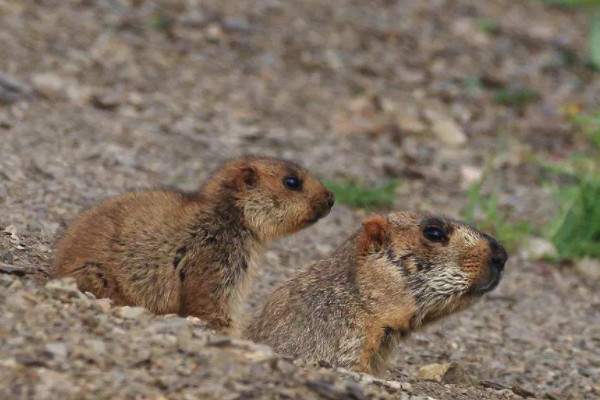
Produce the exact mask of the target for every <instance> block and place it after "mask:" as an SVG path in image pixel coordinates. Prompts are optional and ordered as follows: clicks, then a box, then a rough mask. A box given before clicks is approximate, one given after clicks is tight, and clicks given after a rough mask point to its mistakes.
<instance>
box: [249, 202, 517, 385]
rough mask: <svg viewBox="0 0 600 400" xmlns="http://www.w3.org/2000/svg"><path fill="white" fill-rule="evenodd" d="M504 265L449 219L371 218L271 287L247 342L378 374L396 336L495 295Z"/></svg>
mask: <svg viewBox="0 0 600 400" xmlns="http://www.w3.org/2000/svg"><path fill="white" fill-rule="evenodd" d="M507 258H508V256H507V253H506V251H505V250H504V248H503V247H502V246H501V245H500V244H499V243H498V242H497V241H496V240H495V239H494V238H492V237H491V236H489V235H487V234H485V233H482V232H479V231H477V230H476V229H474V228H472V227H470V226H468V225H466V224H463V223H460V222H457V221H453V220H449V219H445V218H439V217H434V216H428V215H423V214H416V213H410V212H396V213H391V214H388V215H387V216H373V217H371V218H368V219H366V220H365V221H364V222H363V225H362V227H361V229H360V230H359V231H358V232H356V233H355V234H354V235H352V236H351V237H350V238H349V239H347V240H346V241H345V242H344V243H343V244H342V245H341V246H339V247H338V248H337V249H336V250H335V251H334V252H333V253H332V254H331V256H330V257H329V258H328V259H326V260H323V261H320V262H317V263H316V264H313V265H311V266H310V267H308V268H307V269H305V270H303V271H301V272H300V273H298V274H297V275H296V276H295V277H294V278H293V279H291V280H290V281H288V282H286V283H284V284H283V285H282V286H280V287H279V288H278V289H276V290H275V291H274V292H273V293H272V294H271V295H270V297H269V298H268V300H267V302H266V304H265V305H264V307H263V308H262V310H261V312H260V313H259V314H258V316H257V317H256V318H255V319H254V320H252V321H251V323H250V325H249V327H248V328H247V330H246V336H247V337H248V338H249V339H251V340H253V341H256V342H259V343H265V344H268V345H270V346H272V347H273V349H275V351H277V352H280V353H282V354H286V355H290V356H300V357H302V358H306V359H312V360H325V361H327V362H329V363H330V364H332V365H334V366H340V367H345V368H349V369H353V370H355V371H358V372H366V373H372V374H373V373H374V374H378V373H381V372H382V371H383V370H384V369H385V366H386V361H387V359H388V358H389V356H390V354H391V351H392V350H393V349H394V347H396V345H397V342H398V340H399V339H400V338H401V337H402V336H404V335H406V334H408V333H409V332H410V331H413V330H414V329H416V328H419V327H421V326H423V325H425V324H427V323H429V322H431V321H434V320H436V319H438V318H440V317H443V316H446V315H448V314H450V313H453V312H456V311H458V310H462V309H464V308H466V307H467V306H469V305H470V304H471V303H473V302H474V301H475V300H477V299H478V298H479V297H480V296H481V295H482V294H484V293H486V292H488V291H490V290H492V289H494V288H495V287H496V286H497V285H498V282H499V281H500V279H501V278H502V274H503V271H504V264H505V263H506V261H507Z"/></svg>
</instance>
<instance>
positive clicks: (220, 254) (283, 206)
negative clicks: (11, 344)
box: [53, 157, 333, 331]
mask: <svg viewBox="0 0 600 400" xmlns="http://www.w3.org/2000/svg"><path fill="white" fill-rule="evenodd" d="M288 176H295V177H297V178H299V179H301V180H302V182H303V186H302V190H291V189H290V188H288V187H286V186H285V184H284V182H283V180H284V178H285V177H288ZM332 205H333V195H332V194H331V193H330V192H328V191H327V190H326V189H325V188H324V187H323V185H322V184H321V183H320V182H319V181H318V180H317V179H315V178H314V177H312V176H311V175H310V174H309V173H308V172H307V171H306V170H304V169H302V168H301V167H299V166H298V165H296V164H293V163H290V162H286V161H282V160H276V159H269V158H257V157H244V158H240V159H236V160H233V161H231V162H229V163H228V164H226V165H225V166H224V167H223V168H221V169H219V170H218V171H217V172H216V173H215V174H214V176H213V177H212V178H211V179H210V180H209V182H208V183H207V184H206V185H205V186H204V187H203V188H202V189H201V190H200V192H198V193H196V194H183V193H179V192H176V191H168V190H141V191H135V192H131V193H127V194H124V195H121V196H117V197H114V198H110V199H108V200H106V201H104V202H102V203H100V204H99V205H97V206H95V207H93V208H91V209H90V210H88V211H86V212H84V213H83V214H82V215H81V216H79V218H77V219H76V220H75V221H74V222H73V223H72V225H71V226H70V227H69V229H68V231H67V232H66V234H65V236H64V238H63V239H62V240H61V241H60V243H59V245H58V250H57V252H56V258H55V261H54V267H53V273H54V276H55V277H64V276H72V277H74V278H75V279H76V280H77V284H78V286H79V288H80V289H81V290H84V291H89V292H92V293H93V294H94V295H96V296H97V297H109V298H111V299H112V300H113V301H114V303H115V304H117V305H133V306H143V307H146V308H148V309H149V310H150V311H152V312H154V313H157V314H166V313H177V314H180V315H184V316H187V315H192V316H196V317H199V318H202V319H205V320H206V321H207V322H209V323H210V324H211V326H213V327H215V328H221V329H226V330H229V331H231V330H232V329H233V328H234V326H232V325H235V323H234V322H235V321H233V322H232V319H234V318H236V306H237V304H238V303H239V300H240V297H241V296H242V295H243V291H244V287H245V286H246V285H247V283H248V280H249V279H248V278H249V277H251V276H252V274H253V272H254V269H255V268H254V263H255V258H256V257H255V256H256V254H257V253H258V252H260V250H261V249H262V248H263V246H265V245H266V244H268V242H269V241H270V240H272V239H275V238H278V237H281V236H284V235H287V234H290V233H293V232H296V231H298V230H300V229H302V228H304V227H306V226H308V225H310V224H311V223H313V222H315V221H316V220H318V219H319V218H321V217H323V216H324V215H326V214H327V213H328V212H329V210H330V208H331V206H332Z"/></svg>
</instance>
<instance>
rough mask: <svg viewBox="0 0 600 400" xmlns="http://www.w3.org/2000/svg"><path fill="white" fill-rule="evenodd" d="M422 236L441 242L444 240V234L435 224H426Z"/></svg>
mask: <svg viewBox="0 0 600 400" xmlns="http://www.w3.org/2000/svg"><path fill="white" fill-rule="evenodd" d="M423 236H425V237H426V238H427V239H428V240H431V241H432V242H443V241H444V240H446V234H445V233H444V231H442V230H441V229H440V228H438V227H437V226H428V227H427V228H425V230H424V231H423Z"/></svg>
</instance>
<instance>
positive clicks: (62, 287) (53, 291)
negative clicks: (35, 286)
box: [46, 278, 81, 301]
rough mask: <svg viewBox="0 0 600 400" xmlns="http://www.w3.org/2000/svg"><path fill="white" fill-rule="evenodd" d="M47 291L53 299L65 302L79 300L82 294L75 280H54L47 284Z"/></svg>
mask: <svg viewBox="0 0 600 400" xmlns="http://www.w3.org/2000/svg"><path fill="white" fill-rule="evenodd" d="M46 290H48V292H49V293H50V295H51V296H52V297H54V298H56V299H59V300H63V301H66V300H69V299H72V298H79V294H80V293H81V292H80V291H79V290H78V289H77V283H76V282H75V279H73V278H61V279H53V280H51V281H49V282H48V283H46Z"/></svg>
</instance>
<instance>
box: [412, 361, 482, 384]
mask: <svg viewBox="0 0 600 400" xmlns="http://www.w3.org/2000/svg"><path fill="white" fill-rule="evenodd" d="M418 378H419V379H422V380H426V381H435V382H440V383H444V384H448V383H452V384H462V385H469V386H472V385H473V380H472V379H471V377H470V376H469V374H467V372H466V371H465V370H464V369H463V368H462V367H461V366H460V365H458V364H457V363H444V364H428V365H424V366H422V367H421V368H419V374H418Z"/></svg>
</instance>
